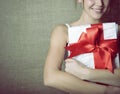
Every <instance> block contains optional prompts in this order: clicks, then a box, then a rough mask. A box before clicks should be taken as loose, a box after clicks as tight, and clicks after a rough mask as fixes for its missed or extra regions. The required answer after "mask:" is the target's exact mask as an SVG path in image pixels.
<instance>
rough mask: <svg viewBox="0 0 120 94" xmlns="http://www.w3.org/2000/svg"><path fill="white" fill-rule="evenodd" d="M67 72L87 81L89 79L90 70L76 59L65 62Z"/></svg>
mask: <svg viewBox="0 0 120 94" xmlns="http://www.w3.org/2000/svg"><path fill="white" fill-rule="evenodd" d="M65 62H66V63H65V71H66V72H68V73H70V74H72V75H74V76H76V77H78V78H80V79H84V80H87V79H88V77H89V68H88V67H86V66H85V65H83V64H82V63H80V62H78V61H76V60H74V59H66V60H65Z"/></svg>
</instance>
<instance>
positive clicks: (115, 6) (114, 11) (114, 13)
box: [102, 0, 120, 24]
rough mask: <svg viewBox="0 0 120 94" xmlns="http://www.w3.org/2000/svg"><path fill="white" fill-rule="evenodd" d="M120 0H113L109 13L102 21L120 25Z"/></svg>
mask: <svg viewBox="0 0 120 94" xmlns="http://www.w3.org/2000/svg"><path fill="white" fill-rule="evenodd" d="M119 4H120V0H111V1H110V4H109V9H108V11H107V12H106V13H105V14H104V15H103V17H102V21H104V22H116V23H118V24H120V17H119V15H118V14H119V13H120V6H119Z"/></svg>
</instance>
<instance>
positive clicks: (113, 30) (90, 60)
mask: <svg viewBox="0 0 120 94" xmlns="http://www.w3.org/2000/svg"><path fill="white" fill-rule="evenodd" d="M90 27H91V25H90V24H88V25H81V26H73V27H70V26H69V27H68V38H69V42H68V45H69V44H73V43H77V42H78V39H79V37H80V35H81V34H82V32H86V28H90ZM117 33H118V25H117V24H116V23H103V35H104V40H106V39H117ZM68 55H70V52H69V51H68ZM73 58H74V59H76V60H78V61H80V62H81V63H83V64H84V65H86V66H88V67H90V68H93V69H94V68H95V66H94V55H93V53H85V54H80V55H77V56H74V57H73ZM114 67H115V68H118V67H120V62H119V54H118V53H117V55H116V57H115V65H114Z"/></svg>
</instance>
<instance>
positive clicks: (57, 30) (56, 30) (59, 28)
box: [52, 24, 67, 34]
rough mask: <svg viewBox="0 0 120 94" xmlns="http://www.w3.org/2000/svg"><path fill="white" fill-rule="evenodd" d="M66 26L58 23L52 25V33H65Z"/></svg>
mask: <svg viewBox="0 0 120 94" xmlns="http://www.w3.org/2000/svg"><path fill="white" fill-rule="evenodd" d="M66 31H67V26H66V25H64V24H59V25H57V26H55V27H54V29H53V31H52V33H65V34H67V32H66Z"/></svg>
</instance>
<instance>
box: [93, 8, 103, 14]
mask: <svg viewBox="0 0 120 94" xmlns="http://www.w3.org/2000/svg"><path fill="white" fill-rule="evenodd" d="M92 10H93V11H95V12H97V13H101V12H102V10H98V9H92Z"/></svg>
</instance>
